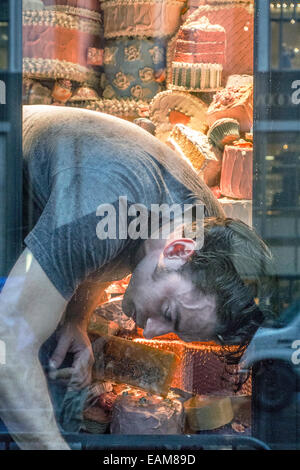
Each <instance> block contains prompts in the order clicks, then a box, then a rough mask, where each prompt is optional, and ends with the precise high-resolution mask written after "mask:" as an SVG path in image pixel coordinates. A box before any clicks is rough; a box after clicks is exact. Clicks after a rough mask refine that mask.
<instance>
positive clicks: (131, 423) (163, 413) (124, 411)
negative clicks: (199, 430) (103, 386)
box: [110, 389, 184, 434]
mask: <svg viewBox="0 0 300 470" xmlns="http://www.w3.org/2000/svg"><path fill="white" fill-rule="evenodd" d="M183 429H184V412H183V404H182V402H181V401H180V400H179V399H178V397H177V396H176V395H174V394H173V393H169V395H168V396H167V397H166V398H163V397H161V396H159V395H151V394H149V393H145V392H143V391H140V390H137V389H136V390H134V389H129V390H128V391H125V392H123V393H122V394H121V395H120V396H119V398H118V399H117V400H116V402H115V406H114V409H113V412H112V422H111V426H110V432H111V433H112V434H182V432H183Z"/></svg>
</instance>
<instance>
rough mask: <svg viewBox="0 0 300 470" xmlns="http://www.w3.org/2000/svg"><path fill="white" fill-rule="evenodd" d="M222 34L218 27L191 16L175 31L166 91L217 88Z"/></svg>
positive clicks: (223, 57)
mask: <svg viewBox="0 0 300 470" xmlns="http://www.w3.org/2000/svg"><path fill="white" fill-rule="evenodd" d="M225 48H226V35H225V30H224V28H223V27H222V26H220V25H217V24H210V22H209V20H208V19H207V18H206V17H204V16H203V17H200V18H196V19H195V21H193V15H192V17H191V18H189V19H188V20H187V21H186V22H185V23H184V25H183V26H181V28H180V29H179V32H178V34H177V36H176V42H175V44H174V47H173V57H172V79H171V84H170V85H169V87H170V88H172V89H176V90H190V91H212V90H216V89H218V88H220V86H221V80H222V69H223V65H224V63H225Z"/></svg>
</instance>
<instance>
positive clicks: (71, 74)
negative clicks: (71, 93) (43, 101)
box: [23, 57, 99, 86]
mask: <svg viewBox="0 0 300 470" xmlns="http://www.w3.org/2000/svg"><path fill="white" fill-rule="evenodd" d="M23 75H24V77H26V78H42V79H45V78H51V79H54V80H56V79H60V78H63V79H66V80H72V81H74V82H78V83H83V82H86V83H89V84H91V85H93V86H97V85H98V83H99V75H98V74H97V73H96V72H93V71H92V70H90V69H88V68H86V67H84V66H82V65H78V64H73V63H71V62H66V61H64V60H57V59H31V58H29V57H24V58H23Z"/></svg>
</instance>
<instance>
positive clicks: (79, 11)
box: [45, 5, 102, 23]
mask: <svg viewBox="0 0 300 470" xmlns="http://www.w3.org/2000/svg"><path fill="white" fill-rule="evenodd" d="M45 10H47V11H56V12H59V13H66V14H68V15H74V16H80V17H84V18H87V19H89V20H93V21H98V22H99V23H102V17H101V13H98V12H97V11H91V10H87V9H86V8H76V7H71V6H68V5H55V6H47V7H45Z"/></svg>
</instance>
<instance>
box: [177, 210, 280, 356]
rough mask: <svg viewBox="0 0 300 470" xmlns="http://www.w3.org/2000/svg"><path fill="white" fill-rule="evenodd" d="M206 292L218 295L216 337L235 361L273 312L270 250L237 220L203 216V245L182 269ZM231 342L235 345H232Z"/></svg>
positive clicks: (226, 353) (272, 272) (246, 226)
mask: <svg viewBox="0 0 300 470" xmlns="http://www.w3.org/2000/svg"><path fill="white" fill-rule="evenodd" d="M181 271H182V274H183V275H184V274H190V275H191V277H192V280H193V282H194V284H195V285H196V286H197V287H198V288H199V289H200V290H201V291H202V292H204V293H206V294H215V295H216V297H217V318H218V322H217V329H216V331H215V336H216V337H217V338H218V339H219V341H220V342H221V344H224V348H222V349H223V353H224V359H225V361H226V363H227V364H237V363H238V362H239V360H240V358H241V356H242V354H243V353H244V351H245V349H246V347H247V345H248V344H249V342H250V340H251V338H252V337H253V335H254V334H255V332H256V330H257V329H258V327H259V326H260V325H261V324H262V323H263V322H264V321H265V320H267V319H269V318H270V316H272V315H273V314H272V311H271V309H270V296H271V294H272V282H273V275H274V268H273V259H272V254H271V252H270V250H269V248H268V247H267V246H266V244H265V243H264V242H263V241H262V239H261V238H260V237H259V236H258V235H257V234H256V232H255V231H254V230H253V229H252V228H250V227H249V226H248V225H246V224H244V223H243V222H241V221H240V220H234V219H229V218H226V219H221V218H207V219H205V221H204V243H203V246H202V248H201V249H200V250H197V251H195V252H194V254H193V255H192V256H191V258H190V259H189V261H188V262H187V263H185V265H184V266H183V267H182V269H181ZM229 345H237V347H236V348H232V347H230V346H229Z"/></svg>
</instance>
